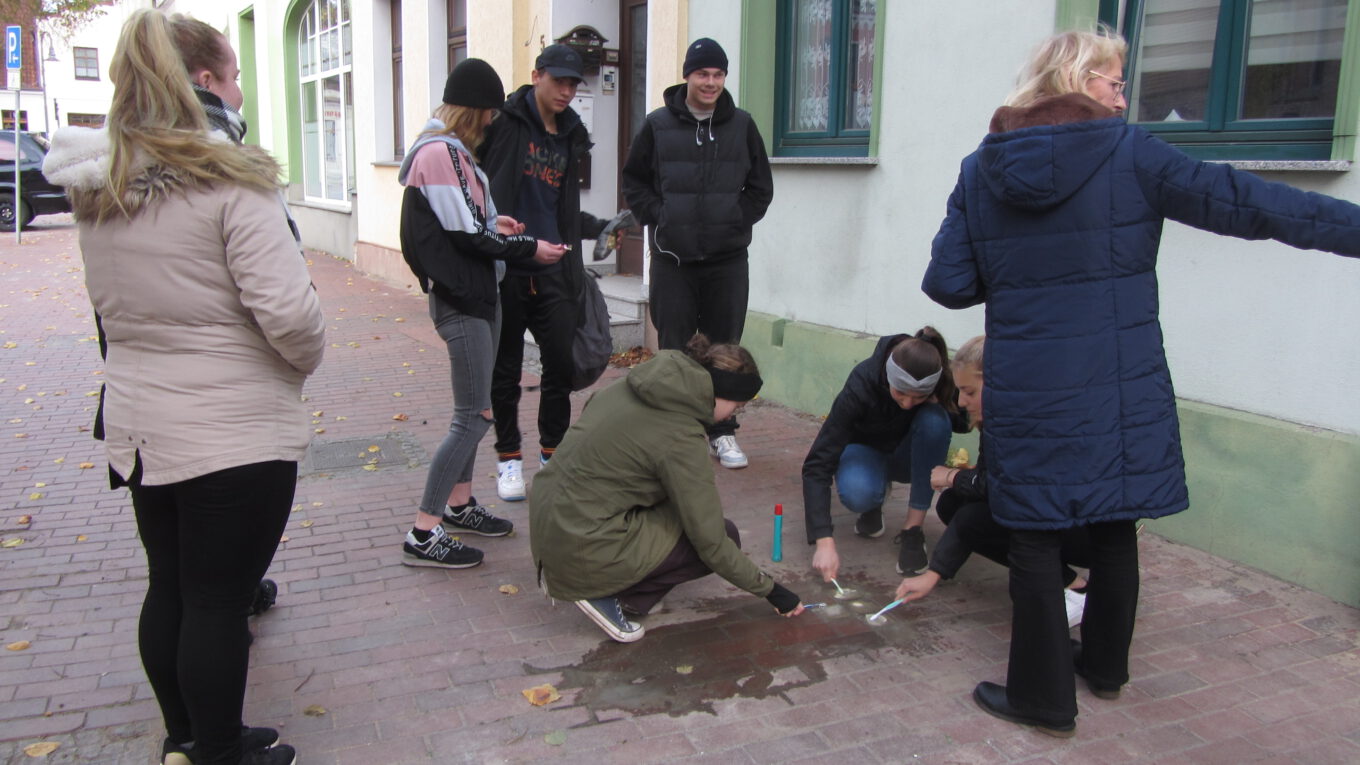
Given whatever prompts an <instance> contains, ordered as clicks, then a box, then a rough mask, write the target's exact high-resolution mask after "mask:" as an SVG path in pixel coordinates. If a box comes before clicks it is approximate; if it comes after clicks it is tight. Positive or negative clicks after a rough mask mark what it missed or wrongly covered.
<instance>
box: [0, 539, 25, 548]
mask: <svg viewBox="0 0 1360 765" xmlns="http://www.w3.org/2000/svg"><path fill="white" fill-rule="evenodd" d="M23 543H24V540H23V538H22V537H14V538H13V539H6V540H5V541H3V542H0V547H18V546H19V545H21V544H23Z"/></svg>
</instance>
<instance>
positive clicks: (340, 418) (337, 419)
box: [335, 417, 349, 422]
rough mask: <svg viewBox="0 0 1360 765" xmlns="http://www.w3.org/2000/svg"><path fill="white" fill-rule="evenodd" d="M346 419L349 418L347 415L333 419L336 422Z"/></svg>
mask: <svg viewBox="0 0 1360 765" xmlns="http://www.w3.org/2000/svg"><path fill="white" fill-rule="evenodd" d="M348 419H349V418H348V417H336V418H335V421H336V422H344V421H345V420H348Z"/></svg>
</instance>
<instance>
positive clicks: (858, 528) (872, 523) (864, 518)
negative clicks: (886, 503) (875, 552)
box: [855, 510, 883, 539]
mask: <svg viewBox="0 0 1360 765" xmlns="http://www.w3.org/2000/svg"><path fill="white" fill-rule="evenodd" d="M855 533H856V534H859V535H860V536H862V537H868V538H870V539H874V538H877V537H881V536H883V511H882V510H870V511H869V512H867V513H860V514H859V517H858V518H856V519H855Z"/></svg>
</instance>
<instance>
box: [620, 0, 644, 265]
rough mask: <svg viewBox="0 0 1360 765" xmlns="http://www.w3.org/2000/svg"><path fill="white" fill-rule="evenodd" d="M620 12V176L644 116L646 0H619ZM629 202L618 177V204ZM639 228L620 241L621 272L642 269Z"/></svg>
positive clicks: (622, 205) (621, 206)
mask: <svg viewBox="0 0 1360 765" xmlns="http://www.w3.org/2000/svg"><path fill="white" fill-rule="evenodd" d="M619 13H620V16H621V18H620V19H619V29H620V31H621V34H620V35H619V58H620V61H619V94H620V97H619V169H620V176H621V175H622V168H623V164H624V162H626V161H627V160H628V150H629V149H630V148H632V146H633V136H635V135H637V132H638V130H639V129H641V128H642V122H643V120H645V119H646V118H647V0H620V2H619ZM627 205H628V202H627V201H625V200H624V198H623V179H622V177H620V178H619V208H620V209H622V208H624V207H626V206H627ZM642 246H643V244H642V231H641V230H640V229H632V230H630V231H629V232H628V234H627V235H626V236H625V237H624V240H623V241H622V242H620V243H619V262H618V270H619V273H621V274H641V273H642Z"/></svg>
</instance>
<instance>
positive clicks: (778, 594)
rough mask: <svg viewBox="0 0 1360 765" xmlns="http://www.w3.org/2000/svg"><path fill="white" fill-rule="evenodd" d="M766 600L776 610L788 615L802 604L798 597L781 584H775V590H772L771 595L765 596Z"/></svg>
mask: <svg viewBox="0 0 1360 765" xmlns="http://www.w3.org/2000/svg"><path fill="white" fill-rule="evenodd" d="M765 600H766V601H768V602H769V604H770V605H772V606H774V610H776V611H778V612H779V613H781V614H787V613H788V612H790V611H792V610H793V609H795V608H797V607H798V604H799V603H801V602H802V600H801V599H800V598H799V597H798V595H796V594H795V593H793V592H791V591H790V590H789V589H788V588H786V587H784V586H783V585H781V584H780V583H779V582H775V583H774V589H773V590H770V594H769V595H766V596H765Z"/></svg>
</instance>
